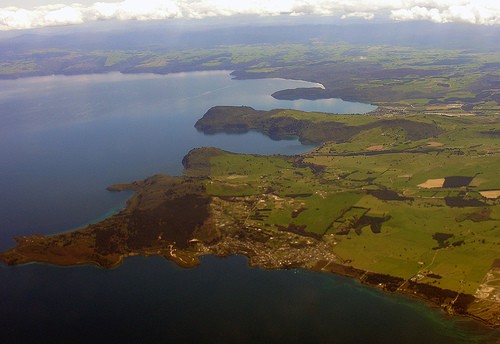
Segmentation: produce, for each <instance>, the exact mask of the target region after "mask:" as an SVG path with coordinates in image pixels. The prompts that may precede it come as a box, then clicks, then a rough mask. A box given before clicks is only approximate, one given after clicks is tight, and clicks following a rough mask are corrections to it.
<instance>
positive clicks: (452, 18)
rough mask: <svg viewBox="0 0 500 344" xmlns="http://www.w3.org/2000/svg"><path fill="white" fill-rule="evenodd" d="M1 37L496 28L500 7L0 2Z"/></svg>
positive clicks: (481, 0)
mask: <svg viewBox="0 0 500 344" xmlns="http://www.w3.org/2000/svg"><path fill="white" fill-rule="evenodd" d="M3 3H4V5H3V6H4V7H0V31H17V30H26V29H35V28H47V27H57V26H62V27H71V26H80V25H82V24H87V23H93V22H94V23H95V22H108V21H111V22H112V21H120V22H129V21H140V22H147V21H157V22H158V21H177V20H187V21H189V22H190V24H193V25H196V24H201V25H203V24H204V21H200V20H201V19H215V20H219V19H222V20H231V19H234V18H240V17H245V16H251V17H252V16H253V17H257V18H259V19H263V20H267V21H287V22H290V23H292V24H293V23H303V22H308V21H316V20H319V21H320V22H321V21H330V22H331V23H335V24H344V23H350V22H366V23H371V22H379V21H382V22H408V21H428V22H432V23H466V24H472V25H484V26H498V25H500V3H499V2H493V1H488V0H443V1H439V2H435V1H420V0H409V1H404V2H402V1H394V0H383V1H378V2H377V3H373V2H371V1H368V0H353V1H349V2H348V3H346V2H342V1H324V0H318V1H307V0H280V1H276V2H255V1H238V2H234V1H233V2H230V1H226V0H194V1H193V0H123V1H106V2H96V1H94V0H84V1H82V0H80V1H79V2H77V3H74V2H73V1H71V0H59V1H57V0H22V1H19V0H16V1H13V0H12V1H10V0H6V1H3Z"/></svg>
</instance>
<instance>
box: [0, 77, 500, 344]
mask: <svg viewBox="0 0 500 344" xmlns="http://www.w3.org/2000/svg"><path fill="white" fill-rule="evenodd" d="M315 86H317V85H314V84H311V83H307V82H301V81H290V80H279V79H268V80H245V81H236V80H232V79H231V77H230V76H229V72H228V71H219V72H196V73H180V74H172V75H166V76H160V75H153V74H139V75H123V74H119V73H112V74H104V75H84V76H69V77H68V76H49V77H39V78H28V79H19V80H9V81H0V123H1V127H0V190H2V197H1V198H0V205H1V207H0V249H2V250H4V249H7V248H9V247H12V246H13V244H14V243H13V241H12V239H11V238H12V237H13V236H16V235H25V234H32V233H41V234H51V233H57V232H60V231H65V230H69V229H70V228H75V227H78V226H80V225H84V224H87V223H89V222H95V221H98V220H99V219H102V218H103V217H106V216H109V215H111V214H112V213H113V212H116V211H119V209H120V208H121V207H123V204H124V202H125V200H126V199H127V197H129V194H126V193H124V194H116V193H109V192H107V191H105V187H106V186H108V185H110V184H113V183H119V182H126V181H132V180H136V179H142V178H145V177H147V176H149V175H152V174H155V173H168V174H173V175H178V174H180V173H181V172H182V166H181V163H180V162H181V160H182V157H183V156H184V155H185V154H186V153H187V152H188V151H189V150H190V149H192V148H194V147H200V146H216V147H219V148H222V149H226V150H230V151H233V152H241V153H254V154H298V153H301V152H305V151H307V150H309V149H311V148H312V147H311V146H303V145H301V144H300V143H299V142H298V141H297V140H286V141H272V140H270V139H269V138H267V137H265V136H264V135H262V134H259V133H256V132H250V133H247V134H244V135H225V134H224V135H212V136H206V135H203V134H201V133H199V132H197V131H196V130H195V129H194V127H193V125H194V123H195V122H196V120H197V119H199V118H200V117H201V116H202V115H203V114H204V113H205V111H206V110H208V109H209V108H210V107H211V106H215V105H249V106H252V107H254V108H256V109H263V110H267V109H272V108H296V109H301V110H307V111H324V112H333V113H363V112H367V111H370V110H372V109H374V108H375V107H373V106H371V105H367V104H360V103H349V102H343V101H341V100H334V99H331V100H319V101H294V102H290V101H278V100H275V99H273V98H272V97H270V96H269V95H270V94H272V93H273V92H275V91H278V90H281V89H286V88H295V87H315ZM0 281H1V283H0V300H1V301H0V329H1V331H0V340H1V339H5V340H7V341H14V340H16V342H29V341H37V342H40V341H44V342H45V341H46V342H91V341H97V340H99V341H101V340H107V341H110V342H117V341H121V342H197V343H200V342H207V343H208V342H213V343H224V342H255V343H256V342H289V343H294V342H319V343H325V342H332V343H333V342H335V343H338V342H363V341H370V342H383V341H385V342H387V341H389V342H415V343H417V342H422V341H429V342H434V343H439V342H443V343H446V342H450V341H451V342H462V341H463V342H469V341H470V340H475V341H485V342H487V341H491V340H492V338H493V337H492V336H494V335H495V333H494V332H492V331H490V330H488V329H484V328H482V327H481V326H479V325H478V324H476V323H474V322H472V321H470V320H468V319H456V318H453V319H452V318H448V317H446V316H445V315H444V314H443V313H442V312H441V311H439V310H435V309H430V308H428V307H427V306H426V305H424V304H423V303H420V302H415V301H413V300H410V299H408V298H405V297H401V296H394V295H390V296H389V295H386V294H384V293H380V292H378V291H376V290H372V289H371V288H366V287H363V286H361V285H359V284H357V283H356V282H354V281H351V280H349V279H346V278H342V277H339V276H333V275H329V274H328V275H326V274H318V273H312V272H307V271H303V270H288V271H265V270H262V269H254V268H248V267H247V263H246V260H245V259H244V258H242V257H231V258H226V259H219V258H215V257H204V259H203V260H202V264H201V266H200V267H197V268H195V269H190V270H184V269H181V268H178V267H176V266H175V265H174V264H172V263H171V262H167V261H165V260H164V259H162V258H158V257H156V258H154V257H153V258H142V257H135V258H131V259H128V260H126V261H125V263H124V264H123V265H122V266H120V267H118V268H116V269H114V270H109V271H108V270H101V269H97V268H94V267H90V266H84V267H72V268H57V267H53V266H48V265H40V264H31V265H26V266H20V267H13V268H12V267H5V266H2V267H1V268H0ZM5 340H3V342H7V341H5Z"/></svg>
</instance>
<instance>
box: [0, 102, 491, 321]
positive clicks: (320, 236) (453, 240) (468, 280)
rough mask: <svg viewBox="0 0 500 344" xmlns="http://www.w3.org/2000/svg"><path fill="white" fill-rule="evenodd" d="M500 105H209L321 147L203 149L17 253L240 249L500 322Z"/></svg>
mask: <svg viewBox="0 0 500 344" xmlns="http://www.w3.org/2000/svg"><path fill="white" fill-rule="evenodd" d="M498 120H499V118H498V115H489V116H480V115H472V114H468V113H466V112H464V111H463V110H462V109H460V107H453V106H450V105H443V106H442V108H438V106H432V107H427V108H426V107H414V106H413V107H411V108H410V107H408V108H401V109H399V110H397V111H396V110H394V109H390V108H379V109H378V110H376V111H375V112H373V113H371V114H368V115H332V114H325V113H310V112H301V111H296V110H286V109H276V110H271V111H259V110H255V109H252V108H250V107H222V106H221V107H214V108H212V109H210V110H209V111H208V112H207V113H206V114H205V115H204V116H203V117H202V118H201V119H200V120H199V121H198V122H197V123H196V125H195V126H196V128H197V129H198V130H200V131H203V132H205V133H217V132H246V131H248V130H258V131H261V132H262V133H264V134H266V135H268V136H270V137H272V138H274V139H284V138H287V137H291V136H292V137H299V139H300V140H301V141H302V142H307V143H315V144H316V145H317V148H316V149H314V150H313V151H311V152H309V153H305V154H302V155H299V156H282V155H275V156H258V155H245V154H234V153H230V152H226V151H222V150H220V149H217V148H209V147H204V148H197V149H193V150H192V151H190V152H189V153H188V154H187V155H186V156H185V158H184V159H183V165H184V168H185V170H184V175H183V176H180V177H171V176H166V175H155V176H152V177H149V178H146V179H144V180H141V181H135V182H132V183H125V184H118V185H112V186H110V187H109V188H108V190H109V191H112V192H115V191H122V190H132V191H135V195H134V196H133V197H132V198H130V199H129V201H128V203H127V206H126V208H125V209H123V210H122V211H121V212H120V213H118V214H116V215H114V216H112V217H110V218H108V219H105V220H103V221H101V222H99V223H96V224H91V225H89V226H87V227H85V228H80V229H78V230H75V231H71V232H66V233H62V234H57V235H53V236H40V235H33V236H25V237H18V238H17V239H16V240H17V246H16V247H15V248H12V249H11V250H9V251H7V252H4V253H1V254H0V261H3V262H4V263H6V264H9V265H17V264H24V263H29V262H42V263H50V264H56V265H66V266H67V265H78V264H95V265H97V266H100V267H103V268H112V267H115V266H117V265H119V264H120V263H121V262H122V261H123V259H125V258H126V257H129V256H134V255H144V256H149V255H160V256H163V257H165V258H166V259H169V260H172V261H174V262H175V263H177V264H178V265H180V266H183V267H186V268H190V267H194V266H196V265H197V264H199V257H200V256H202V255H207V254H212V255H216V256H227V255H235V254H237V255H244V256H246V257H248V258H249V264H250V265H252V266H260V267H264V268H268V269H287V268H305V269H311V270H315V271H323V272H333V273H337V274H341V275H345V276H350V277H353V278H356V279H358V280H359V281H361V282H362V283H364V284H367V285H370V286H373V287H377V288H381V289H384V290H387V291H389V292H400V293H405V294H410V295H412V296H416V297H419V298H422V299H425V300H427V301H429V302H431V303H432V304H434V305H436V306H439V307H442V308H444V309H446V310H447V311H448V312H449V313H450V314H462V315H467V316H471V317H474V318H476V319H479V320H481V321H483V322H485V323H486V324H488V325H490V326H493V327H498V326H500V304H499V302H498V299H499V295H500V282H499V281H500V249H499V245H500V240H499V238H500V235H499V234H500V233H499V231H500V228H499V221H500V201H499V196H500V180H499V178H498V171H499V170H500V159H499V153H500V152H499V144H498V139H499V129H498V123H499V121H498Z"/></svg>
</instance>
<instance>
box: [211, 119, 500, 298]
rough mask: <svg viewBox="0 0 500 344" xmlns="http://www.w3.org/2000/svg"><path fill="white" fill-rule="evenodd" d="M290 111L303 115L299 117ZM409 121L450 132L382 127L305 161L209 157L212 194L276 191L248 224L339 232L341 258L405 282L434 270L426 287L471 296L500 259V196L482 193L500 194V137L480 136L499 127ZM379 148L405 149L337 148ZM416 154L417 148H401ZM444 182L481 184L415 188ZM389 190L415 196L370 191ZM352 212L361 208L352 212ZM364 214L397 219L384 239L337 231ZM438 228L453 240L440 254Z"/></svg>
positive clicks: (484, 122)
mask: <svg viewBox="0 0 500 344" xmlns="http://www.w3.org/2000/svg"><path fill="white" fill-rule="evenodd" d="M289 113H290V112H289ZM280 115H283V114H280ZM291 115H292V116H293V117H294V118H297V119H299V118H301V113H300V112H297V111H295V112H293V113H291ZM303 119H309V120H314V121H320V122H321V120H323V119H327V120H330V119H331V117H329V118H327V117H325V115H324V114H311V113H304V114H303ZM338 119H341V120H342V121H343V122H345V123H346V124H349V125H361V124H365V123H366V122H370V121H373V119H371V118H367V117H361V116H359V117H358V116H351V117H348V116H342V117H339V118H338ZM411 119H412V120H414V121H425V122H432V121H434V122H436V123H438V124H439V125H440V126H441V127H442V128H443V129H445V130H446V131H445V132H444V133H443V134H441V135H439V136H437V137H433V138H427V139H421V140H417V141H410V140H407V139H406V138H401V137H400V136H401V135H402V133H401V131H399V130H397V129H393V128H390V129H387V130H386V131H385V132H384V130H383V128H375V129H369V130H366V131H364V132H362V133H360V134H358V135H355V136H354V137H352V138H351V139H350V140H349V141H348V142H345V143H341V144H335V143H326V144H324V145H323V146H321V147H320V148H318V149H316V150H315V151H313V152H311V153H308V154H305V155H303V156H302V157H301V160H302V164H297V162H296V160H294V158H289V157H281V156H267V157H265V156H253V155H239V154H229V153H227V154H224V155H219V156H216V157H213V158H212V159H211V173H210V176H211V180H210V181H209V182H208V188H207V191H208V192H209V193H211V194H213V195H220V196H229V195H232V196H241V195H247V196H248V195H250V196H253V197H257V198H259V197H260V196H259V195H261V194H264V193H269V192H272V193H273V194H274V195H275V199H272V200H271V201H269V200H267V199H266V201H264V198H263V201H262V202H261V203H259V205H258V207H256V209H254V215H255V217H254V218H253V219H247V222H246V224H247V225H248V224H250V225H253V226H255V227H262V228H271V229H272V228H276V225H280V226H285V227H286V226H288V225H289V224H295V225H297V226H301V225H305V226H306V227H305V231H306V232H310V233H315V234H318V235H332V236H335V240H336V241H337V245H336V249H335V253H336V254H338V255H339V256H340V257H341V258H343V259H344V260H345V261H351V263H350V264H352V266H354V267H357V268H361V269H364V270H368V271H372V272H378V273H386V274H390V275H393V276H398V277H403V278H410V277H412V276H415V275H416V274H417V273H419V272H420V273H422V274H423V275H425V274H428V273H433V274H436V275H439V276H441V277H442V278H440V279H439V278H437V279H436V278H430V277H424V279H423V281H425V282H428V283H430V284H433V285H436V286H439V287H442V288H449V289H452V290H461V291H464V292H467V293H472V294H473V293H474V292H475V290H476V289H477V287H478V285H479V284H480V283H481V281H482V279H483V277H484V276H485V274H486V272H487V271H488V270H489V269H490V266H491V264H492V262H493V261H494V259H496V258H498V257H499V254H500V248H499V246H498V245H500V240H499V239H498V238H499V237H500V228H499V221H500V206H499V203H498V200H496V201H495V200H486V199H484V198H483V197H481V195H479V193H478V191H481V190H488V189H500V181H499V179H498V171H499V170H500V159H499V157H498V153H499V152H498V138H495V137H492V136H490V135H485V134H483V132H487V131H489V130H490V129H492V128H495V127H496V126H497V122H496V120H494V119H492V118H481V117H474V118H466V119H464V118H456V117H452V118H449V117H443V116H427V118H422V117H418V116H415V117H413V118H411ZM351 122H352V123H351ZM382 134H384V135H382ZM398 137H399V140H398ZM429 142H439V143H440V144H442V145H439V146H437V147H434V148H432V149H434V151H431V152H427V153H423V152H418V149H422V148H425V149H429V147H430V145H429ZM378 144H379V145H384V147H386V149H387V148H391V149H394V150H396V151H397V150H399V151H401V152H396V153H386V154H378V155H368V156H366V155H352V156H339V155H338V152H339V151H340V152H343V153H360V152H366V148H367V147H369V146H372V145H378ZM409 148H411V149H413V150H414V151H415V152H414V153H405V152H403V151H404V150H405V149H409ZM304 163H312V164H317V165H321V166H323V167H324V170H323V171H321V172H319V173H318V172H317V173H316V174H315V173H313V172H312V169H310V168H308V167H307V166H306V165H304ZM447 176H470V177H472V176H476V177H475V179H474V180H473V183H472V185H475V186H469V187H459V188H446V189H422V188H421V187H419V186H418V185H419V184H421V183H423V182H425V181H426V180H427V179H437V178H444V177H447ZM384 189H389V190H392V191H395V192H397V193H398V194H399V195H402V196H406V197H411V199H406V200H381V199H378V198H376V197H374V196H372V195H370V194H368V192H367V190H384ZM457 195H462V197H465V198H475V199H478V200H481V201H482V202H483V203H484V205H483V206H479V207H477V206H476V207H450V206H447V205H446V202H445V200H444V197H447V196H457ZM350 207H355V208H352V209H350V210H349V208H350ZM481 209H490V211H491V213H490V215H489V218H487V219H484V221H481V222H477V221H473V220H470V219H469V218H468V216H469V215H470V214H474V213H478V212H480V211H481ZM365 212H366V214H367V215H369V216H373V217H384V216H386V217H390V219H389V220H388V221H386V222H384V223H383V225H382V228H381V233H377V234H375V233H373V232H372V231H371V230H370V227H369V226H364V227H363V228H362V229H361V231H360V232H359V234H356V231H354V230H350V231H349V233H348V234H347V235H345V234H344V235H339V233H338V232H339V229H340V228H343V227H345V226H347V227H349V226H348V224H349V223H352V222H353V221H356V219H358V218H359V217H360V216H362V215H363V213H365ZM335 221H336V222H335ZM332 224H333V226H332ZM437 232H439V233H448V234H452V235H453V236H452V237H451V238H450V239H448V240H447V241H446V245H445V246H446V247H443V248H440V249H435V248H437V247H438V242H437V241H436V240H435V239H433V235H435V233H437ZM462 241H463V243H462V244H460V243H461V242H462ZM453 244H455V245H456V246H454V245H453Z"/></svg>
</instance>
